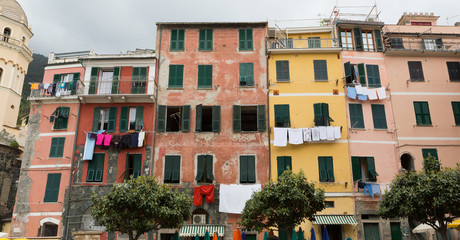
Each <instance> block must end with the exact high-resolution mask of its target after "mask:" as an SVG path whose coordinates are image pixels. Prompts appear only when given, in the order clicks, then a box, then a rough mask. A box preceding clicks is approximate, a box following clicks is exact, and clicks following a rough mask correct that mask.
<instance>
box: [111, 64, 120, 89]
mask: <svg viewBox="0 0 460 240" xmlns="http://www.w3.org/2000/svg"><path fill="white" fill-rule="evenodd" d="M119 89H120V68H119V67H114V68H113V80H112V94H118V91H119Z"/></svg>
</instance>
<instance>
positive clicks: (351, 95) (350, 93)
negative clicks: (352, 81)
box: [347, 87, 356, 99]
mask: <svg viewBox="0 0 460 240" xmlns="http://www.w3.org/2000/svg"><path fill="white" fill-rule="evenodd" d="M347 90H348V97H349V98H351V99H356V88H354V87H348V88H347Z"/></svg>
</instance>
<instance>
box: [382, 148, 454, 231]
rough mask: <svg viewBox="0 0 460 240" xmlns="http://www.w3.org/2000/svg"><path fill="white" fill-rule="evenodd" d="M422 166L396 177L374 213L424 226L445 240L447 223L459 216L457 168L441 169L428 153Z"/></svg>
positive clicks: (438, 163)
mask: <svg viewBox="0 0 460 240" xmlns="http://www.w3.org/2000/svg"><path fill="white" fill-rule="evenodd" d="M423 163H424V167H423V170H422V171H419V172H412V171H408V172H406V174H404V175H400V176H396V178H395V179H394V180H393V182H392V183H391V187H390V191H389V192H387V193H386V194H385V195H384V196H383V197H382V200H381V201H380V207H379V210H378V212H377V214H378V215H380V216H381V217H383V218H386V219H389V218H395V217H404V218H405V217H408V218H409V219H410V220H415V221H417V222H421V223H425V224H428V225H430V226H431V227H433V228H434V229H435V230H436V231H437V232H438V233H439V234H441V236H442V238H443V239H445V240H447V223H449V222H452V221H453V220H454V219H455V218H456V217H458V216H460V167H459V166H458V165H457V168H455V169H452V168H441V166H440V162H439V161H438V160H437V159H436V158H434V157H432V156H431V155H430V154H429V155H428V157H427V158H426V159H424V162H423ZM436 222H437V223H438V224H436Z"/></svg>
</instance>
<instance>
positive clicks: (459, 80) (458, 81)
mask: <svg viewBox="0 0 460 240" xmlns="http://www.w3.org/2000/svg"><path fill="white" fill-rule="evenodd" d="M449 81H450V82H457V83H460V79H458V80H449Z"/></svg>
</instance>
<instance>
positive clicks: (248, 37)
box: [246, 29, 253, 50]
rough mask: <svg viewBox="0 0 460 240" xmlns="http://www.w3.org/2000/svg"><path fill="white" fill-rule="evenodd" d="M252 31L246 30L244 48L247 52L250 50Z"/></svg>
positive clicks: (251, 46)
mask: <svg viewBox="0 0 460 240" xmlns="http://www.w3.org/2000/svg"><path fill="white" fill-rule="evenodd" d="M252 42H253V41H252V29H246V47H247V49H248V50H252V48H253V44H252Z"/></svg>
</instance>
